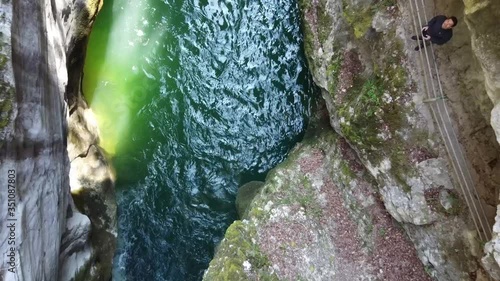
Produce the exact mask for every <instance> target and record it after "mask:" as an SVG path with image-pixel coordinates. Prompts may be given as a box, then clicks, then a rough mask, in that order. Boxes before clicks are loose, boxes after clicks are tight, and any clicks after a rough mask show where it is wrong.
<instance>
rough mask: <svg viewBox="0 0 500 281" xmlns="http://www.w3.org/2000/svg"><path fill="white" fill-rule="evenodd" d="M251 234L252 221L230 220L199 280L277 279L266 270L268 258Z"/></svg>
mask: <svg viewBox="0 0 500 281" xmlns="http://www.w3.org/2000/svg"><path fill="white" fill-rule="evenodd" d="M255 237H256V228H255V226H254V225H253V224H251V223H249V222H242V221H235V222H234V223H233V224H231V226H229V228H228V229H227V231H226V235H225V236H224V240H223V241H222V242H221V244H220V245H219V247H218V249H217V253H216V255H215V257H214V259H213V260H212V261H211V262H210V265H209V268H208V270H207V271H206V273H205V276H204V277H203V280H205V281H211V280H214V281H234V280H241V281H243V280H278V278H277V276H276V275H274V274H271V273H269V269H268V268H269V266H270V262H269V260H268V258H267V256H266V255H264V254H263V253H262V252H261V251H260V249H259V247H258V245H257V244H256V243H254V242H253V241H254V239H255ZM252 277H254V278H252Z"/></svg>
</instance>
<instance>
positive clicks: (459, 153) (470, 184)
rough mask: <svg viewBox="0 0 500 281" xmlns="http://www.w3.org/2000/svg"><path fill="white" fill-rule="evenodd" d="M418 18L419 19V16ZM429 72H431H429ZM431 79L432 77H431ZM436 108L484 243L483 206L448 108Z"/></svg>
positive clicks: (486, 232) (488, 234) (487, 228)
mask: <svg viewBox="0 0 500 281" xmlns="http://www.w3.org/2000/svg"><path fill="white" fill-rule="evenodd" d="M420 2H421V5H422V8H424V7H425V4H424V0H420ZM417 5H418V4H417ZM418 16H419V17H420V14H419V15H418ZM424 50H425V53H426V57H428V56H429V54H428V53H427V48H426V46H424ZM430 53H431V54H432V57H433V60H432V62H433V65H434V69H435V72H436V77H437V82H438V83H437V84H438V86H439V93H440V95H441V96H444V93H443V88H442V85H441V79H440V77H439V71H438V68H437V63H436V58H435V55H434V52H433V48H432V45H431V51H430ZM428 61H429V60H428ZM430 67H431V66H430V64H429V68H430ZM429 71H431V70H429ZM431 77H432V75H431ZM434 93H435V92H434ZM436 107H437V109H438V112H439V115H440V118H441V119H442V122H443V125H446V123H448V124H450V125H449V127H450V128H451V130H448V128H449V127H448V126H444V129H445V131H446V132H447V137H448V139H449V141H450V144H452V145H451V146H450V147H451V149H452V150H453V152H454V156H455V158H456V161H457V162H456V163H457V166H458V169H459V170H460V174H461V176H462V177H463V182H462V183H463V184H465V186H466V187H467V188H466V190H467V192H468V195H469V197H470V199H471V202H472V203H473V206H474V212H475V214H476V215H477V219H478V220H479V223H480V225H481V228H482V230H483V233H484V236H485V240H484V241H487V240H489V239H490V238H491V229H490V226H489V225H488V223H487V221H488V219H487V217H486V214H485V213H484V209H483V206H482V204H481V202H480V198H479V196H478V194H477V189H476V187H475V186H474V181H473V180H472V176H471V174H470V170H469V168H468V167H467V163H468V162H467V161H466V158H465V156H464V153H463V149H462V147H461V145H460V142H459V141H458V137H457V135H456V133H455V130H454V129H453V127H452V125H451V124H452V122H451V118H450V114H449V112H448V107H447V106H446V104H445V102H444V100H443V101H442V102H440V101H437V102H436ZM442 110H444V112H445V114H444V115H443V114H442ZM445 117H446V118H445ZM449 131H451V132H449ZM453 142H455V143H456V145H453ZM460 163H462V165H460ZM474 197H475V198H476V199H477V200H478V202H477V203H476V201H475V200H474V199H475V198H474ZM477 204H479V210H480V211H481V214H482V215H481V214H480V212H479V210H478V207H477ZM469 207H470V206H469Z"/></svg>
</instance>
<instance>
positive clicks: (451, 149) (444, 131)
mask: <svg viewBox="0 0 500 281" xmlns="http://www.w3.org/2000/svg"><path fill="white" fill-rule="evenodd" d="M412 2H413V4H414V5H415V9H416V13H415V10H414V9H413V5H412ZM412 2H410V3H409V4H410V10H411V13H412V20H413V28H414V30H415V33H416V35H417V37H418V36H419V35H421V32H420V31H419V29H418V28H419V26H422V25H423V24H422V19H421V17H420V9H419V6H418V2H417V0H413V1H412ZM421 2H422V7H425V5H424V4H423V0H421ZM415 15H416V16H417V17H418V22H419V25H417V23H416V19H415ZM417 42H418V43H420V42H419V41H418V38H417ZM423 42H424V43H423V45H424V53H425V61H426V62H427V70H428V75H429V78H430V84H431V88H432V91H431V90H429V82H428V81H427V73H426V69H425V68H426V67H425V62H424V59H423V54H422V52H419V56H420V63H421V64H422V68H423V69H422V70H423V76H424V84H425V89H426V92H427V97H429V98H430V97H433V98H437V97H438V96H437V93H436V86H435V84H434V77H433V73H432V69H431V63H430V61H429V54H428V51H427V45H426V44H425V41H423ZM432 51H433V49H432V46H431V49H430V52H431V53H432ZM432 55H433V59H434V61H433V62H434V68H435V70H436V77H437V79H438V86H439V92H440V95H441V96H444V95H443V91H442V86H441V80H440V78H439V72H438V71H437V65H436V63H435V57H434V54H433V53H432ZM438 102H439V101H438ZM442 105H443V106H444V107H445V109H446V105H445V104H444V102H443V103H442ZM430 107H431V112H432V115H433V116H434V118H435V120H436V123H437V125H438V129H439V132H440V134H441V136H442V137H443V140H444V141H445V149H446V151H447V153H448V155H449V156H450V158H451V160H452V161H451V162H452V166H453V169H454V171H455V174H456V175H457V178H458V182H459V185H460V188H461V190H462V193H463V194H464V198H465V201H466V203H467V205H468V207H469V209H470V211H471V214H472V218H473V222H474V225H475V227H476V231H477V232H478V235H480V239H481V240H484V241H487V240H488V232H486V229H488V230H489V228H488V227H485V226H484V225H483V220H482V219H481V216H480V215H479V211H478V208H477V206H476V204H475V202H474V197H473V196H472V194H471V191H470V186H469V185H468V182H467V179H466V175H465V174H464V172H463V170H462V166H461V165H460V161H458V160H459V159H458V158H459V157H458V154H457V152H456V151H455V149H456V147H455V146H454V145H453V141H452V138H451V137H452V136H451V135H450V133H449V132H448V128H447V126H446V120H445V119H444V117H443V114H442V112H441V109H440V107H439V105H437V106H436V108H434V106H432V105H431V106H430ZM436 111H437V112H436ZM446 116H447V117H448V119H449V113H448V111H447V110H446ZM449 123H450V124H451V122H449ZM453 137H454V139H456V135H455V134H454V131H453ZM456 142H457V144H458V145H459V143H458V140H457V141H456ZM460 152H462V151H460ZM461 156H462V157H463V155H461ZM461 160H462V161H464V163H466V162H465V158H463V159H461ZM466 170H467V169H466ZM467 172H469V171H468V170H467ZM469 175H470V174H469ZM464 183H465V187H464V185H463V184H464ZM472 188H473V189H474V191H476V194H477V190H475V188H474V187H472ZM471 206H473V208H471ZM481 210H482V214H483V216H484V217H483V218H485V214H484V209H483V208H482V206H481ZM478 220H479V223H478ZM479 225H480V226H479ZM480 230H482V231H480ZM490 237H491V236H490Z"/></svg>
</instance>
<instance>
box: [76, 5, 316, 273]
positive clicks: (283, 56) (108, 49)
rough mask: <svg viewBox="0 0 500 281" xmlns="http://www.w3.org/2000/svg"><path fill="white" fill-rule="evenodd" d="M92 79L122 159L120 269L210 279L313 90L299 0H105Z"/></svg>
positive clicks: (109, 142)
mask: <svg viewBox="0 0 500 281" xmlns="http://www.w3.org/2000/svg"><path fill="white" fill-rule="evenodd" d="M83 88H84V93H85V95H86V97H87V100H88V101H89V104H90V106H91V108H92V109H93V111H94V113H95V114H96V117H97V119H98V123H99V127H100V131H101V136H102V140H101V144H102V146H103V147H104V148H105V149H106V151H107V152H108V153H109V154H110V156H111V157H112V161H113V164H114V166H115V168H116V172H117V179H118V180H117V186H116V188H117V201H118V217H119V219H118V220H119V222H118V228H119V229H118V236H119V239H118V249H117V252H116V255H115V260H114V270H113V279H114V280H134V281H135V280H201V278H202V275H203V271H204V270H205V269H206V268H207V267H208V263H209V262H210V260H211V258H212V257H213V255H214V250H215V247H216V245H217V244H218V242H219V241H220V240H221V239H222V237H223V235H224V232H225V230H226V229H227V227H228V226H229V225H230V224H231V222H232V221H234V220H235V219H237V217H236V211H235V207H234V200H235V196H236V193H237V188H238V186H240V185H241V184H244V183H245V182H248V181H251V180H264V178H265V175H266V173H267V171H268V170H269V169H271V168H273V167H274V166H275V165H277V164H278V163H279V162H281V161H282V160H283V159H284V158H285V157H286V155H287V153H288V151H289V150H290V149H291V148H292V147H293V145H294V144H295V143H296V142H297V141H299V140H300V138H301V136H302V135H303V132H304V130H305V127H306V125H307V122H308V116H309V115H310V112H311V106H312V104H313V103H314V102H313V101H314V98H313V97H312V83H311V80H310V78H309V76H308V71H307V69H306V66H305V59H304V56H303V50H302V39H301V32H300V17H299V12H298V8H297V3H296V2H295V1H293V0H266V1H260V0H227V1H215V0H208V1H207V0H205V1H203V0H184V1H180V0H163V1H160V0H136V1H126V0H106V1H104V7H103V9H102V11H101V13H100V14H99V16H98V18H97V21H96V24H95V26H94V29H93V31H92V34H91V39H90V43H89V48H88V52H87V61H86V65H85V69H84V85H83Z"/></svg>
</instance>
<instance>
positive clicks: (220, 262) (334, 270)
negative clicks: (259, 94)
mask: <svg viewBox="0 0 500 281" xmlns="http://www.w3.org/2000/svg"><path fill="white" fill-rule="evenodd" d="M323 131H324V132H323V133H320V134H319V135H316V136H314V137H313V138H312V139H308V140H306V141H304V142H303V143H301V144H299V145H298V146H297V147H296V148H295V149H294V151H293V152H291V154H290V156H289V158H288V159H287V160H286V161H285V162H283V163H282V164H280V165H278V167H276V168H275V169H273V170H272V171H271V172H270V173H269V175H268V177H267V179H266V182H265V184H264V186H263V187H262V189H261V190H260V192H259V193H258V194H257V195H256V197H255V198H254V200H253V201H252V204H251V205H250V208H249V210H248V216H247V217H246V218H245V219H244V220H242V221H236V222H235V223H233V224H232V225H231V226H230V227H229V229H228V230H227V232H226V235H225V238H224V240H223V241H222V242H221V245H220V246H219V248H218V251H217V254H216V256H215V258H214V259H213V260H212V262H211V263H210V266H209V268H208V270H207V271H206V273H205V276H204V280H332V281H334V280H339V281H340V280H431V278H430V277H429V276H428V275H427V274H426V272H425V270H424V267H423V266H422V264H420V263H419V262H418V257H417V254H416V251H415V248H414V247H413V244H412V243H411V241H410V240H409V239H408V238H407V237H406V235H405V234H404V230H403V229H401V228H400V227H398V226H397V224H396V222H395V221H394V220H393V219H392V218H391V217H390V216H389V214H388V213H387V212H386V211H385V209H384V206H383V204H382V202H381V201H380V199H379V198H378V196H377V194H376V186H374V185H373V183H374V181H373V178H371V176H370V175H369V173H367V172H366V171H365V170H364V168H363V167H362V165H361V163H359V162H358V160H357V158H356V156H355V153H354V151H352V150H351V148H350V147H349V145H348V144H347V143H346V142H345V140H344V139H343V138H340V137H338V136H337V135H336V134H335V133H334V132H333V131H332V130H331V129H330V128H328V127H327V128H324V130H323Z"/></svg>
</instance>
